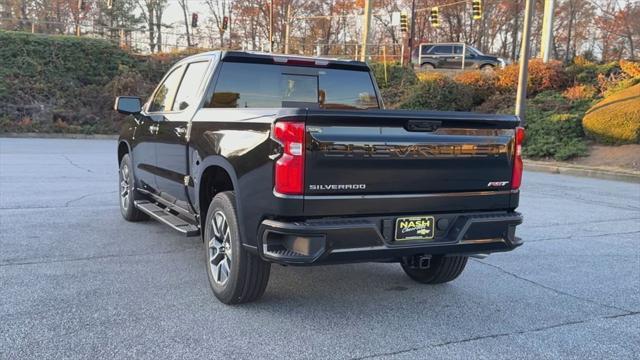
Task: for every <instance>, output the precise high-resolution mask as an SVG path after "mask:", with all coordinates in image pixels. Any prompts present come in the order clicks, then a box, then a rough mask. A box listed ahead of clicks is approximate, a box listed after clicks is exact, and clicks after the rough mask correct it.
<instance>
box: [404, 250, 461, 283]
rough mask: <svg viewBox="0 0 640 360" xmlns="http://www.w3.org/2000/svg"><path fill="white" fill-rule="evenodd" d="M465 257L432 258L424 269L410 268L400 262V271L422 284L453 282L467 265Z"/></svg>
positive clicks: (406, 263) (441, 256) (405, 263)
mask: <svg viewBox="0 0 640 360" xmlns="http://www.w3.org/2000/svg"><path fill="white" fill-rule="evenodd" d="M468 259H469V258H468V257H466V256H449V257H447V256H443V255H439V256H434V257H432V258H431V262H430V266H429V267H428V268H426V269H419V268H415V267H411V266H410V265H409V264H408V262H406V261H403V262H402V269H403V270H404V272H405V273H406V274H407V275H408V276H409V277H410V278H411V279H413V280H415V281H417V282H419V283H423V284H442V283H446V282H449V281H453V280H455V279H456V278H457V277H458V276H460V274H462V271H464V268H465V266H466V265H467V260H468Z"/></svg>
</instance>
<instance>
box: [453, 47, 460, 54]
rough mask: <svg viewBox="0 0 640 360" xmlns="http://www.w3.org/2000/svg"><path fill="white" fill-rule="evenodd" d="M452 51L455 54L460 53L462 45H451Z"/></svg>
mask: <svg viewBox="0 0 640 360" xmlns="http://www.w3.org/2000/svg"><path fill="white" fill-rule="evenodd" d="M453 53H454V54H456V55H462V46H461V45H455V46H454V47H453Z"/></svg>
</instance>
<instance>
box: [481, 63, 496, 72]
mask: <svg viewBox="0 0 640 360" xmlns="http://www.w3.org/2000/svg"><path fill="white" fill-rule="evenodd" d="M493 70H494V68H493V65H489V64H486V65H482V66H480V71H484V72H486V73H490V72H493Z"/></svg>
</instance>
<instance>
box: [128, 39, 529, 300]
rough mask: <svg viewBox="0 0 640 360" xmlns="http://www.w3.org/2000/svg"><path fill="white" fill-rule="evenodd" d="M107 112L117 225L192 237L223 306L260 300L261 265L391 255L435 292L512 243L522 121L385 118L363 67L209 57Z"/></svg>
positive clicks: (406, 114)
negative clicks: (115, 120) (475, 259)
mask: <svg viewBox="0 0 640 360" xmlns="http://www.w3.org/2000/svg"><path fill="white" fill-rule="evenodd" d="M115 109H116V110H117V111H119V112H120V113H123V114H129V115H130V117H129V120H127V121H126V122H125V124H124V126H123V128H122V132H121V134H120V138H119V143H118V154H117V155H118V163H119V166H120V171H119V181H120V210H121V212H122V215H123V217H124V218H125V219H126V220H129V221H140V220H146V219H148V218H152V219H155V220H158V221H160V222H162V223H164V224H166V225H168V226H169V227H170V228H173V229H174V230H177V231H178V232H180V233H182V234H185V235H187V236H201V237H202V240H203V244H204V249H203V251H204V254H205V258H206V271H207V274H208V278H209V282H210V285H211V288H212V290H213V293H214V294H215V296H216V297H217V298H218V299H219V300H220V301H222V302H224V303H227V304H231V303H242V302H248V301H253V300H256V299H258V298H259V297H260V296H261V295H262V294H263V292H264V291H265V288H266V286H267V282H268V280H269V271H270V265H271V263H278V264H283V265H321V264H335V263H352V262H363V261H380V262H397V263H400V264H401V266H402V268H403V269H404V271H405V272H406V273H407V275H408V276H409V277H411V278H412V279H414V280H416V281H418V282H421V283H425V284H438V283H444V282H448V281H452V280H454V279H455V278H457V277H458V276H459V275H460V274H461V273H462V271H463V270H464V268H465V265H466V263H467V259H468V257H469V256H476V255H478V254H487V253H492V252H497V251H509V250H512V249H514V248H516V247H518V246H519V245H520V244H521V243H522V241H521V239H519V238H518V237H516V235H515V229H516V226H517V225H519V224H520V223H521V222H522V216H521V215H520V214H519V213H518V212H516V211H515V209H516V208H517V207H518V199H519V187H520V182H521V177H522V159H521V154H520V148H521V146H520V145H521V143H522V140H523V130H522V128H521V127H519V124H520V120H519V119H518V118H517V117H516V116H510V115H486V114H473V113H464V112H438V111H391V110H384V109H383V103H382V100H381V98H380V93H379V91H378V88H377V86H376V83H375V80H374V77H373V76H372V74H371V71H370V69H369V67H368V66H367V65H366V64H365V63H362V62H355V61H340V60H333V59H321V58H306V57H298V56H286V55H272V54H263V53H251V52H235V51H223V52H220V51H215V52H207V53H203V54H199V55H194V56H191V57H188V58H185V59H183V60H181V61H180V62H178V63H177V64H175V65H174V66H173V67H172V68H171V69H170V70H169V72H168V73H167V74H166V75H165V77H164V78H163V79H162V81H161V82H160V85H158V87H157V88H156V89H155V91H154V92H153V95H152V96H151V97H150V98H149V100H148V101H147V102H146V104H144V105H142V101H141V99H140V98H138V97H131V96H121V97H118V98H117V99H116V102H115Z"/></svg>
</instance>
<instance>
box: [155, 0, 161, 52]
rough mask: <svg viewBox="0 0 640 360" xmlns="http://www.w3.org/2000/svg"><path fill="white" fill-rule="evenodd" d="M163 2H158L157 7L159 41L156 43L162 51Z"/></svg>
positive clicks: (159, 50)
mask: <svg viewBox="0 0 640 360" xmlns="http://www.w3.org/2000/svg"><path fill="white" fill-rule="evenodd" d="M162 12H163V9H162V4H160V3H159V2H158V6H157V7H156V29H157V30H158V42H157V44H156V48H157V49H158V52H162Z"/></svg>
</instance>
